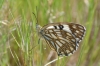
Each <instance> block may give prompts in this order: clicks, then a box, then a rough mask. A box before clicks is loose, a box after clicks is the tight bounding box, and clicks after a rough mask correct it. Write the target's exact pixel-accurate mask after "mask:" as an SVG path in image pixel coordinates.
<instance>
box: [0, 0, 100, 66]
mask: <svg viewBox="0 0 100 66" xmlns="http://www.w3.org/2000/svg"><path fill="white" fill-rule="evenodd" d="M36 6H37V8H38V9H37V11H36ZM33 13H35V14H36V16H38V22H39V25H41V26H44V25H46V24H49V23H50V22H56V23H57V22H73V23H79V24H82V25H84V26H85V27H86V29H87V30H86V34H85V37H84V39H83V40H82V42H81V43H80V46H79V48H78V50H77V51H76V52H75V53H74V54H73V55H71V56H68V57H63V58H62V59H59V58H60V57H58V56H57V53H56V52H55V51H53V50H51V49H50V48H49V46H48V45H47V43H46V42H44V40H40V42H39V43H38V41H39V38H40V37H39V36H38V33H37V32H36V18H35V17H34V15H33ZM56 58H58V60H57V61H56V62H53V63H51V64H49V65H48V66H100V0H0V66H44V65H46V64H47V63H48V62H51V61H53V60H54V59H56Z"/></svg>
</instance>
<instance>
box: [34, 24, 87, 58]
mask: <svg viewBox="0 0 100 66" xmlns="http://www.w3.org/2000/svg"><path fill="white" fill-rule="evenodd" d="M36 28H37V30H38V33H39V35H40V36H41V37H43V38H44V39H45V41H46V42H47V44H48V45H49V46H50V47H51V49H53V50H55V51H56V52H57V54H58V56H69V55H71V54H73V53H74V52H75V51H76V50H77V48H78V46H79V43H80V42H81V40H82V39H83V37H84V34H85V31H86V28H85V27H84V26H82V25H80V24H75V23H67V22H59V23H50V24H47V25H45V26H43V27H41V26H40V25H38V24H37V26H36Z"/></svg>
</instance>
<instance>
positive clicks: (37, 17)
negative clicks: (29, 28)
mask: <svg viewBox="0 0 100 66" xmlns="http://www.w3.org/2000/svg"><path fill="white" fill-rule="evenodd" d="M36 11H37V15H38V10H37V7H36ZM33 14H34V16H35V18H36V24H38V16H36V15H35V13H33Z"/></svg>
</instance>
